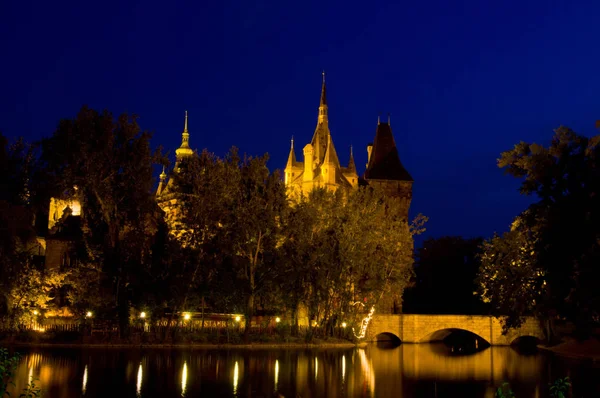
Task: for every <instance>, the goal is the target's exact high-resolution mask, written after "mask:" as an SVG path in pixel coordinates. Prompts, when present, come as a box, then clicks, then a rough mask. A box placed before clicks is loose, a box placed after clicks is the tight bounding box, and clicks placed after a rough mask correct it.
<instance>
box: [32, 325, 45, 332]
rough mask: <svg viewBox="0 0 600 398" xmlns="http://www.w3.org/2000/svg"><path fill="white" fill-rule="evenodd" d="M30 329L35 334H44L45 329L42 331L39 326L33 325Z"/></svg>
mask: <svg viewBox="0 0 600 398" xmlns="http://www.w3.org/2000/svg"><path fill="white" fill-rule="evenodd" d="M32 329H33V330H35V331H36V332H40V333H44V332H45V331H46V329H44V328H43V327H42V326H40V325H33V327H32Z"/></svg>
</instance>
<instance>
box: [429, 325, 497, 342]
mask: <svg viewBox="0 0 600 398" xmlns="http://www.w3.org/2000/svg"><path fill="white" fill-rule="evenodd" d="M453 334H462V335H464V336H468V337H472V338H473V339H474V340H480V341H482V342H485V343H486V344H487V345H489V344H490V342H489V341H487V339H485V338H484V337H483V336H480V335H479V334H477V333H476V332H474V331H471V330H467V329H463V328H444V329H439V330H436V331H434V332H431V333H429V334H427V335H425V336H423V337H421V339H420V340H419V341H418V342H419V343H432V342H436V341H444V340H446V339H447V338H449V337H450V336H452V335H453Z"/></svg>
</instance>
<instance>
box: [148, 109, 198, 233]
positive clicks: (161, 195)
mask: <svg viewBox="0 0 600 398" xmlns="http://www.w3.org/2000/svg"><path fill="white" fill-rule="evenodd" d="M191 156H194V151H193V150H192V148H191V147H190V133H189V131H188V113H187V111H185V121H184V123H183V133H181V145H180V146H179V148H177V149H176V150H175V166H174V167H173V171H172V173H177V171H178V170H179V167H180V165H181V163H182V162H183V161H185V159H186V158H189V157H191ZM184 200H185V197H184V195H182V194H181V193H180V192H177V191H176V189H175V187H174V180H173V177H172V175H171V178H169V179H168V180H167V174H166V173H165V169H164V167H163V171H162V173H160V176H159V180H158V188H157V190H156V201H157V203H158V205H159V207H160V208H161V209H162V210H163V211H164V212H165V217H166V221H167V223H168V224H169V226H170V228H171V230H172V231H176V230H181V229H182V228H183V227H184V226H183V225H182V224H181V220H180V218H181V217H180V216H181V210H182V205H183V201H184Z"/></svg>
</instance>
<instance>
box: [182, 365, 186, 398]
mask: <svg viewBox="0 0 600 398" xmlns="http://www.w3.org/2000/svg"><path fill="white" fill-rule="evenodd" d="M186 387H187V362H183V371H182V372H181V396H182V397H185V388H186Z"/></svg>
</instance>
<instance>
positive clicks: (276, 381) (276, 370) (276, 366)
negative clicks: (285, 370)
mask: <svg viewBox="0 0 600 398" xmlns="http://www.w3.org/2000/svg"><path fill="white" fill-rule="evenodd" d="M278 382H279V360H278V359H276V360H275V391H277V383H278Z"/></svg>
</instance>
